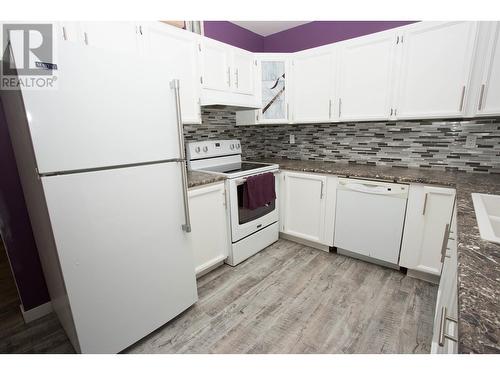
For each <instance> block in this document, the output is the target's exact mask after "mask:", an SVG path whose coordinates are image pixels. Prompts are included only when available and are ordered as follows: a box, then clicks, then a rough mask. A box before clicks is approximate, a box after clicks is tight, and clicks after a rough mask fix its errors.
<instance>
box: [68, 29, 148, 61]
mask: <svg viewBox="0 0 500 375" xmlns="http://www.w3.org/2000/svg"><path fill="white" fill-rule="evenodd" d="M80 25H81V36H80V37H81V40H82V41H83V43H85V44H86V45H88V46H91V47H95V48H99V49H107V50H113V51H118V52H124V53H131V52H132V53H137V51H138V48H139V47H138V45H139V37H140V36H141V32H142V30H140V29H139V25H137V24H136V23H134V22H95V21H89V22H81V23H80ZM68 31H69V32H71V30H68ZM116 63H117V64H126V63H127V61H126V60H125V61H117V62H116Z"/></svg>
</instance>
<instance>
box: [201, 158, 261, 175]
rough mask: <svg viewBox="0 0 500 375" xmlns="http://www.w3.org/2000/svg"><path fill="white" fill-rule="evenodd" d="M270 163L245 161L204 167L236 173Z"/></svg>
mask: <svg viewBox="0 0 500 375" xmlns="http://www.w3.org/2000/svg"><path fill="white" fill-rule="evenodd" d="M269 165H270V164H260V163H250V162H246V161H243V162H241V163H232V164H223V165H217V166H213V167H210V168H204V170H206V171H209V172H219V173H227V174H234V173H239V172H247V171H251V170H254V169H260V168H263V167H267V166H269Z"/></svg>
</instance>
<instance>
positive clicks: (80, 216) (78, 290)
mask: <svg viewBox="0 0 500 375" xmlns="http://www.w3.org/2000/svg"><path fill="white" fill-rule="evenodd" d="M21 47H22V46H21V45H16V44H15V43H14V44H13V45H12V52H11V55H13V56H16V54H17V53H20V51H17V52H16V49H20V48H21ZM50 62H51V63H54V64H57V74H58V82H57V85H58V87H57V88H56V89H52V90H29V89H21V90H19V91H3V93H2V100H3V102H4V106H5V111H6V116H7V121H8V124H9V130H10V133H11V138H12V143H13V146H14V151H15V154H16V160H17V164H18V169H19V172H20V176H21V181H22V185H23V190H24V193H25V197H26V202H27V206H28V210H29V214H30V219H31V222H32V226H33V230H34V234H35V238H36V242H37V245H38V249H39V253H40V259H41V262H42V266H43V269H44V274H45V277H46V280H47V284H48V287H49V291H50V295H51V300H52V306H53V309H54V310H55V311H56V313H57V315H58V317H59V320H60V321H61V323H62V325H63V327H64V329H65V331H66V332H67V334H68V336H69V338H70V340H71V342H72V343H73V345H74V347H75V349H76V350H77V351H78V352H82V353H117V352H119V351H121V350H123V349H125V348H126V347H128V346H130V345H131V344H133V343H134V342H136V341H138V340H139V339H141V338H143V337H144V336H146V335H148V334H149V333H150V332H152V331H154V330H155V329H157V328H159V327H160V326H162V325H163V324H165V323H166V322H168V321H169V320H171V319H172V318H174V317H175V316H176V315H178V314H180V313H181V312H182V311H184V310H185V309H187V308H188V307H189V306H191V305H192V304H193V303H195V302H196V300H197V290H196V278H195V269H194V261H193V255H192V254H191V252H190V249H189V247H188V245H187V240H188V239H187V236H188V235H189V233H187V232H189V230H190V228H189V207H188V206H187V205H188V202H187V190H186V189H187V186H186V170H185V160H184V149H183V135H182V123H181V120H180V104H179V101H178V81H172V80H173V79H174V78H175V77H171V76H170V74H169V70H168V67H166V66H161V65H160V64H159V63H158V62H156V61H155V60H154V59H150V58H148V54H147V53H142V54H138V53H137V51H136V50H131V51H123V50H117V51H113V49H112V48H110V49H106V48H95V47H92V46H90V45H85V44H84V43H76V42H67V43H64V42H61V43H59V44H58V48H57V53H56V54H55V56H54V58H53V61H50ZM176 82H177V84H176Z"/></svg>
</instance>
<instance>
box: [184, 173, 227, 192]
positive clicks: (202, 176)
mask: <svg viewBox="0 0 500 375" xmlns="http://www.w3.org/2000/svg"><path fill="white" fill-rule="evenodd" d="M225 179H226V178H225V177H224V176H222V175H217V174H213V173H206V172H200V171H188V188H193V187H195V186H201V185H207V184H211V183H214V182H218V181H224V180H225Z"/></svg>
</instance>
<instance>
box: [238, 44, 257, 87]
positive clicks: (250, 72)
mask: <svg viewBox="0 0 500 375" xmlns="http://www.w3.org/2000/svg"><path fill="white" fill-rule="evenodd" d="M255 67H256V60H255V59H254V57H253V54H252V53H250V52H245V51H240V50H237V49H235V50H234V52H233V74H234V80H233V91H234V92H237V93H240V94H248V95H253V94H254V90H255V84H254V82H255Z"/></svg>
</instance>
